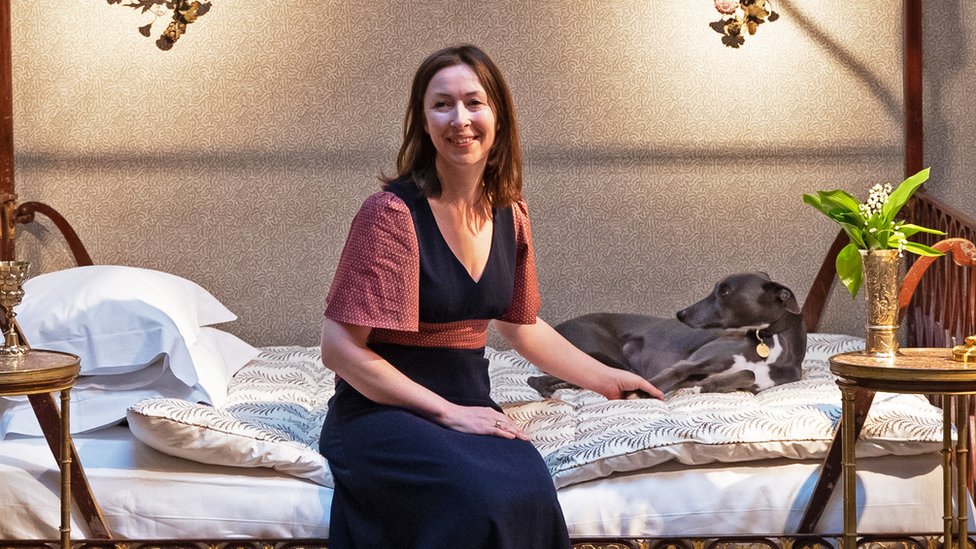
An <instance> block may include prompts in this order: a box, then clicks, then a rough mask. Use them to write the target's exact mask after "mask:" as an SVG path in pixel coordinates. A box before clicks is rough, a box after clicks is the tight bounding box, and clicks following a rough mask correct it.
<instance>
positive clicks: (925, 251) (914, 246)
mask: <svg viewBox="0 0 976 549" xmlns="http://www.w3.org/2000/svg"><path fill="white" fill-rule="evenodd" d="M905 251H906V252H912V253H913V254H918V255H925V256H929V257H939V256H940V255H945V254H943V253H942V252H940V251H939V250H936V249H935V248H932V247H931V246H926V245H925V244H919V243H918V242H906V243H905Z"/></svg>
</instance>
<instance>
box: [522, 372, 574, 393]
mask: <svg viewBox="0 0 976 549" xmlns="http://www.w3.org/2000/svg"><path fill="white" fill-rule="evenodd" d="M527 381H528V384H529V387H532V388H533V389H535V391H536V392H537V393H539V396H541V397H542V398H550V397H552V394H553V393H555V392H556V391H558V390H559V389H578V388H579V387H577V386H576V385H573V384H572V383H569V382H566V381H563V380H561V379H559V378H555V377H553V376H550V375H542V376H532V377H530V378H529V379H528V380H527Z"/></svg>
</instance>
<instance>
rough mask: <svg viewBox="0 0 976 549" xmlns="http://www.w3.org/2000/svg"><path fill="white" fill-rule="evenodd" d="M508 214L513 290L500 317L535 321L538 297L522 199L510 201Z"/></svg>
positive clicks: (529, 229)
mask: <svg viewBox="0 0 976 549" xmlns="http://www.w3.org/2000/svg"><path fill="white" fill-rule="evenodd" d="M512 216H513V217H514V218H515V291H514V292H513V293H512V302H511V304H509V306H508V309H507V310H506V311H505V314H503V315H502V316H501V318H500V320H504V321H505V322H512V323H514V324H535V321H536V317H537V316H538V315H539V309H540V308H541V307H542V300H541V298H540V297H539V279H538V277H537V275H536V272H535V250H534V249H533V248H532V227H531V225H530V224H529V212H528V208H527V206H526V205H525V202H523V201H519V202H516V203H515V204H512Z"/></svg>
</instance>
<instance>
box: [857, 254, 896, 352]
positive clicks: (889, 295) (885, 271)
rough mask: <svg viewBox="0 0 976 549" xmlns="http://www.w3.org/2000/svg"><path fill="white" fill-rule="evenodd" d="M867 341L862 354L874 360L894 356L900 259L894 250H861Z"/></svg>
mask: <svg viewBox="0 0 976 549" xmlns="http://www.w3.org/2000/svg"><path fill="white" fill-rule="evenodd" d="M861 266H862V267H863V268H864V283H863V285H862V288H864V299H865V302H866V305H867V310H866V327H867V341H866V343H865V346H864V352H865V353H866V354H868V355H871V356H874V357H878V358H888V357H894V356H896V355H897V354H899V353H898V291H899V290H900V289H901V276H902V273H901V268H902V258H901V256H900V254H899V252H898V250H861Z"/></svg>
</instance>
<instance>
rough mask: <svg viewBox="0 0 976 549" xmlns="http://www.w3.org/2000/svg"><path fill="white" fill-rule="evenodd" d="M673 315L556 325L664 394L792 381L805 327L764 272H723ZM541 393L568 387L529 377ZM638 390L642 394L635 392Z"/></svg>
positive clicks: (787, 296)
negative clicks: (702, 295)
mask: <svg viewBox="0 0 976 549" xmlns="http://www.w3.org/2000/svg"><path fill="white" fill-rule="evenodd" d="M676 316H677V318H657V317H651V316H644V315H638V314H617V313H591V314H587V315H583V316H580V317H576V318H572V319H570V320H567V321H566V322H563V323H561V324H559V325H557V326H556V331H558V332H559V333H560V334H562V335H563V336H564V337H566V339H568V340H569V341H570V342H571V343H573V345H575V346H577V347H579V348H580V349H582V350H583V351H585V352H586V353H588V354H589V355H590V356H592V357H594V358H596V359H597V360H599V361H600V362H603V363H604V364H607V365H609V366H613V367H615V368H621V369H625V370H631V371H633V372H636V373H637V374H639V375H641V376H643V377H644V378H646V379H647V380H648V381H650V382H651V383H652V384H653V385H654V386H655V387H657V388H658V389H661V390H662V391H664V392H665V393H666V392H668V391H672V390H674V389H679V388H683V387H695V386H698V387H701V391H702V392H713V393H725V392H731V391H738V390H746V391H753V392H756V391H761V390H763V389H768V388H769V387H772V386H774V385H779V384H781V383H787V382H790V381H796V380H798V379H800V373H801V366H802V363H803V357H804V356H805V355H806V340H807V332H806V328H805V327H804V325H803V318H802V315H801V313H800V308H799V306H798V305H797V302H796V297H795V296H794V295H793V292H792V291H790V289H789V288H787V287H786V286H784V285H782V284H780V283H778V282H773V281H772V280H770V278H769V276H768V275H767V274H766V273H762V272H753V273H740V274H734V275H731V276H728V277H726V278H724V279H722V280H721V281H719V283H718V284H716V285H715V287H714V289H713V290H712V292H711V293H710V294H708V296H707V297H705V298H704V299H702V300H701V301H699V302H697V303H695V304H694V305H691V306H689V307H687V308H685V309H682V310H680V311H678V313H677V315H676ZM529 385H531V386H532V387H533V388H534V389H535V390H536V391H538V392H539V394H541V395H542V396H543V397H548V396H550V395H551V394H552V393H553V391H555V390H556V389H559V388H563V387H570V386H571V385H569V384H567V383H566V382H563V381H561V380H558V379H556V378H554V377H552V376H548V375H544V376H536V377H532V378H529ZM637 396H646V395H637Z"/></svg>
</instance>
